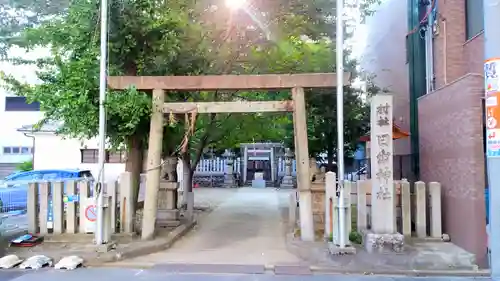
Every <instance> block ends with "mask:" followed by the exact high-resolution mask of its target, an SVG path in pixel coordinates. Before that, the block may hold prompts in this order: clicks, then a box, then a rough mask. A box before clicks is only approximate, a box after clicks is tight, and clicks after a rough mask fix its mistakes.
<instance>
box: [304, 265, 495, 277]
mask: <svg viewBox="0 0 500 281" xmlns="http://www.w3.org/2000/svg"><path fill="white" fill-rule="evenodd" d="M309 268H310V270H311V272H313V273H316V274H347V275H392V276H395V275H396V276H412V277H424V276H425V277H430V276H436V277H439V276H441V277H455V276H456V277H489V276H490V270H487V269H481V270H417V269H410V270H398V269H396V270H390V269H387V270H384V269H382V270H369V271H363V270H342V269H335V268H331V267H320V266H310V267H309Z"/></svg>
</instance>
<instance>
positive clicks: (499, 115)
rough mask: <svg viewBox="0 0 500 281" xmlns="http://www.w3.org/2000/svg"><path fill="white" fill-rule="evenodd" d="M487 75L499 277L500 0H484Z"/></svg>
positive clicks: (492, 235)
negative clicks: (499, 27)
mask: <svg viewBox="0 0 500 281" xmlns="http://www.w3.org/2000/svg"><path fill="white" fill-rule="evenodd" d="M483 10H484V37H485V43H484V55H485V63H484V79H485V88H486V89H485V94H486V102H485V104H486V110H485V113H486V114H485V115H486V116H485V123H486V125H487V133H486V135H487V138H486V139H487V140H486V142H487V144H486V148H487V149H486V161H487V173H488V188H489V192H490V194H489V200H490V205H489V206H490V207H489V208H490V210H489V227H490V231H489V237H488V241H489V248H490V250H491V261H490V263H491V264H490V267H491V277H492V279H493V280H500V239H498V238H499V237H500V212H499V211H498V209H499V207H498V206H497V205H496V203H498V204H500V173H498V171H499V170H500V147H499V146H498V144H495V143H498V141H499V140H500V79H499V74H498V71H500V49H499V46H500V31H498V26H500V1H499V0H484V1H483Z"/></svg>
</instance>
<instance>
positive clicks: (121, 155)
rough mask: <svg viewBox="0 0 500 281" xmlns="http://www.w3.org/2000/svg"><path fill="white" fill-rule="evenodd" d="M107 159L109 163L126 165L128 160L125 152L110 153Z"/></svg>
mask: <svg viewBox="0 0 500 281" xmlns="http://www.w3.org/2000/svg"><path fill="white" fill-rule="evenodd" d="M107 158H108V159H107V162H108V163H125V161H126V160H127V159H126V154H125V151H109V152H108V153H107Z"/></svg>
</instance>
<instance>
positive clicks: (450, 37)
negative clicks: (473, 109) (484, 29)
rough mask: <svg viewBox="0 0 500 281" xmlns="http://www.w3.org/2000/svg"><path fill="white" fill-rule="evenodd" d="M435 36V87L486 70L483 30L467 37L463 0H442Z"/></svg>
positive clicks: (440, 86) (440, 0) (440, 1)
mask: <svg viewBox="0 0 500 281" xmlns="http://www.w3.org/2000/svg"><path fill="white" fill-rule="evenodd" d="M438 8H439V14H440V19H439V21H438V27H437V30H438V34H437V35H436V36H435V39H434V53H435V56H434V69H435V81H436V89H438V88H442V87H444V86H446V85H447V84H449V83H451V82H453V81H455V80H457V79H459V78H460V77H462V76H464V75H466V74H468V73H478V74H481V73H483V61H484V34H483V33H479V34H477V35H476V36H475V37H473V38H471V39H469V40H467V38H466V21H465V1H464V0H446V1H444V0H439V6H438Z"/></svg>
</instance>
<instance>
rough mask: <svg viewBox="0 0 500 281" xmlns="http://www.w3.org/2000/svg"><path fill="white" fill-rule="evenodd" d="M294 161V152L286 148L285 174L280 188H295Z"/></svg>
mask: <svg viewBox="0 0 500 281" xmlns="http://www.w3.org/2000/svg"><path fill="white" fill-rule="evenodd" d="M292 161H293V152H292V151H291V149H290V148H287V149H286V152H285V176H284V177H283V180H282V181H281V185H280V188H288V189H290V188H293V187H294V184H293V177H292Z"/></svg>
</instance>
